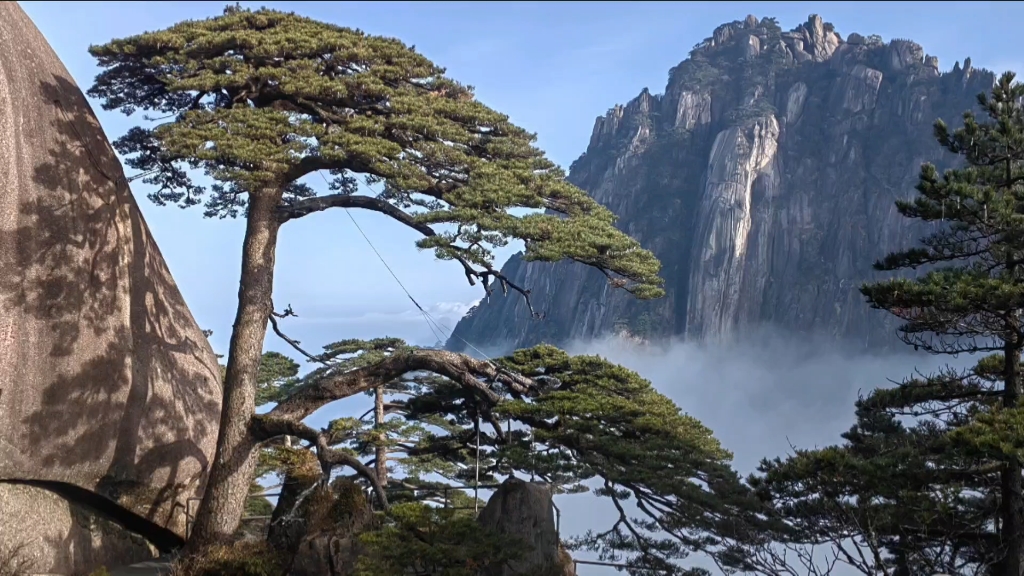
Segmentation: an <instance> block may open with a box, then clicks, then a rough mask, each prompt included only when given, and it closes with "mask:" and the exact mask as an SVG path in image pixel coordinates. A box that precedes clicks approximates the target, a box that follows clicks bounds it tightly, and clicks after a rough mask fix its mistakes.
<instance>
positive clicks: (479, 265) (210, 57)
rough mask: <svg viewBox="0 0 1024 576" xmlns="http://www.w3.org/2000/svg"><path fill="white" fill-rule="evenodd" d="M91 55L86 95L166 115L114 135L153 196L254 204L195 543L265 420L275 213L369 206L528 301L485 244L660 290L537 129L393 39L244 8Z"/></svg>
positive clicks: (229, 212)
mask: <svg viewBox="0 0 1024 576" xmlns="http://www.w3.org/2000/svg"><path fill="white" fill-rule="evenodd" d="M90 53H91V54H92V55H93V56H94V57H95V58H96V59H97V62H98V64H99V66H100V68H102V72H101V73H100V74H99V75H98V76H97V77H96V80H95V83H94V85H93V86H92V88H91V89H90V90H89V94H90V95H91V96H93V97H95V98H97V99H99V100H100V101H101V102H102V105H103V107H104V108H105V109H107V110H120V111H121V112H123V113H125V114H127V115H132V114H135V113H136V112H139V111H144V112H148V113H155V114H156V115H158V118H156V119H151V121H150V122H148V124H147V125H145V126H139V127H136V128H133V129H132V130H130V131H129V132H128V133H127V134H125V135H124V136H122V137H121V138H118V139H117V140H116V141H115V143H114V146H115V148H116V149H117V150H118V151H119V152H120V153H121V154H123V155H124V156H125V157H126V163H127V164H128V166H129V167H132V168H135V169H137V170H139V171H140V176H142V178H143V181H144V182H147V183H149V184H151V185H153V186H155V187H156V190H155V191H154V192H153V193H152V194H151V196H150V197H151V199H152V200H153V201H154V202H156V203H157V204H170V203H176V204H178V205H180V206H183V207H187V206H194V205H198V204H203V205H204V206H205V209H206V215H207V216H209V217H221V218H224V217H236V216H243V217H244V218H245V220H246V232H245V237H244V239H243V242H242V270H241V279H240V287H239V302H238V310H237V313H236V317H235V322H234V325H233V332H232V335H231V345H230V349H229V351H228V354H227V367H226V370H225V382H224V398H223V409H222V416H221V422H220V432H219V436H218V440H217V451H216V454H215V456H214V459H213V461H212V464H211V470H210V477H209V480H208V482H207V485H206V490H205V493H204V496H203V502H202V504H201V505H200V507H199V510H198V513H197V518H196V520H195V524H194V529H193V532H192V538H191V541H190V547H192V548H193V549H195V548H197V547H200V546H205V545H207V544H210V543H213V542H216V541H219V540H226V539H229V538H230V537H231V534H232V533H233V532H234V530H235V528H236V527H237V525H238V520H239V518H240V517H241V514H242V512H243V508H244V500H245V496H246V494H247V492H248V489H249V485H250V480H251V477H252V475H253V473H254V471H255V469H256V464H257V454H259V447H258V445H259V444H260V442H262V441H265V440H267V438H266V435H267V434H269V433H270V428H268V426H267V425H266V421H264V422H263V424H264V425H263V427H262V428H261V435H258V436H257V435H255V434H254V432H253V415H254V411H255V407H256V402H257V400H258V398H257V396H258V391H259V390H260V387H261V384H260V382H258V373H259V371H260V364H261V354H262V352H263V341H264V338H265V335H266V328H267V322H268V321H271V320H273V319H274V318H275V314H276V313H275V311H274V308H273V303H272V299H271V298H272V294H273V281H274V269H275V264H276V254H275V251H276V246H277V238H278V232H279V230H280V227H281V226H282V225H283V224H285V223H287V222H290V221H293V220H297V219H299V218H301V217H303V216H306V215H308V214H312V213H315V212H322V211H325V210H328V209H331V208H359V209H366V210H373V211H376V212H379V213H381V214H384V215H386V216H388V217H390V218H391V219H392V220H394V221H396V222H398V223H400V224H402V225H404V226H408V227H410V228H413V229H414V230H416V231H418V232H419V233H420V234H422V235H423V238H422V239H421V240H420V241H419V242H418V243H417V245H418V246H419V247H420V248H424V249H431V250H433V252H434V254H435V255H436V256H437V257H438V258H440V259H443V260H452V261H456V262H458V263H459V264H460V265H461V266H462V268H463V271H464V272H465V275H466V277H467V279H468V280H469V281H470V283H475V282H477V281H480V282H482V284H483V285H484V287H485V289H488V290H490V289H491V286H492V285H493V284H495V283H497V284H500V285H501V287H502V288H503V289H512V290H514V291H517V292H519V293H520V294H521V295H522V296H523V297H524V298H526V299H527V303H528V304H529V288H528V287H521V286H516V285H514V284H512V283H510V282H508V280H507V279H506V278H504V277H503V276H502V275H501V273H500V271H498V270H497V269H495V268H494V267H493V254H492V250H493V249H494V248H495V247H502V246H505V245H507V244H508V243H509V242H511V241H516V240H519V241H523V242H524V244H525V258H526V259H528V260H540V261H557V260H563V259H569V260H574V261H576V262H579V263H582V264H585V265H588V266H592V267H595V268H597V269H599V270H601V271H602V272H603V273H605V274H606V275H607V276H608V278H609V281H610V282H612V283H613V285H614V286H615V287H617V288H621V289H624V290H626V291H627V292H629V293H631V294H632V295H634V296H636V297H638V298H655V297H659V296H661V295H662V294H663V293H664V291H663V289H662V287H661V285H662V283H663V282H662V280H661V278H659V277H658V272H659V268H660V264H659V263H658V261H657V259H656V258H655V257H654V256H653V255H652V254H651V253H650V252H648V251H646V250H643V249H642V248H641V247H640V246H639V244H638V243H637V242H636V241H635V240H633V239H632V238H630V237H629V236H627V235H626V234H623V233H622V232H620V231H619V230H618V229H616V228H615V226H614V220H615V218H614V216H613V215H612V213H611V212H610V211H608V210H607V209H606V208H604V207H602V206H600V205H599V204H597V203H596V202H595V201H594V200H593V199H591V198H590V197H588V196H587V195H586V194H585V193H584V192H583V191H582V190H580V189H578V188H576V187H574V186H572V185H570V184H568V183H567V182H566V181H565V179H564V173H563V172H562V170H561V169H559V168H558V167H557V166H555V165H554V164H553V163H552V162H550V161H549V160H548V159H546V158H545V156H544V154H543V153H542V152H541V151H540V150H539V149H537V148H536V147H535V146H534V141H535V137H534V135H532V134H530V133H528V132H526V131H525V130H523V129H522V128H519V127H517V126H515V125H514V124H512V123H511V122H510V121H509V120H508V118H507V116H505V115H503V114H501V113H499V112H496V111H494V110H492V109H490V108H488V107H487V106H485V105H483V104H482V103H480V102H479V101H477V100H476V99H475V98H474V96H473V91H472V89H471V88H470V87H468V86H464V85H461V84H459V83H458V82H456V81H454V80H452V79H449V78H447V77H446V76H444V69H443V68H440V67H438V66H437V65H435V64H434V63H432V62H431V61H430V60H428V59H427V58H425V57H424V56H422V55H421V54H419V53H417V52H416V51H415V50H413V49H412V48H410V47H408V46H406V45H404V44H403V43H402V42H400V41H398V40H395V39H390V38H382V37H378V36H372V35H368V34H365V33H363V32H360V31H358V30H352V29H349V28H343V27H340V26H335V25H332V24H327V23H323V22H318V21H316V20H312V19H309V18H304V17H302V16H298V15H296V14H292V13H285V12H279V11H274V10H267V9H261V10H256V11H251V10H244V9H242V8H240V7H237V6H236V7H229V8H227V9H226V10H225V11H224V13H223V15H221V16H218V17H215V18H209V19H205V20H194V21H185V22H181V23H179V24H176V25H174V26H171V27H170V28H167V29H164V30H159V31H155V32H147V33H144V34H140V35H137V36H132V37H129V38H122V39H117V40H113V41H111V42H108V43H106V44H104V45H101V46H93V47H91V48H90ZM196 173H201V174H202V175H203V176H204V179H203V180H198V179H196V178H194V175H195V174H196ZM327 175H329V185H328V188H329V190H328V193H326V194H317V193H316V191H315V190H314V189H313V187H312V186H311V185H310V183H311V182H313V183H315V182H316V178H318V177H321V176H322V177H323V178H324V179H325V180H327V179H328V176H327ZM207 181H208V182H209V184H207V183H206V182H207ZM367 190H368V191H369V192H367ZM517 209H518V210H517ZM522 209H528V210H526V211H525V212H526V213H525V214H524V210H522ZM336 252H341V253H342V254H341V255H337V254H335V253H336ZM343 253H344V251H343V250H333V251H330V250H325V254H324V259H325V261H326V260H329V259H330V258H331V257H332V256H335V257H336V258H338V265H340V266H344V259H343ZM530 309H531V311H532V307H531V308H530ZM281 316H283V314H282V315H281ZM403 358H406V357H403ZM414 360H415V359H414ZM389 368H395V366H390V367H389ZM320 391H321V392H324V394H321V395H320V396H317V395H316V394H312V393H310V392H309V389H307V390H306V391H305V392H306V395H305V396H303V399H304V400H305V401H307V402H306V405H311V404H310V403H309V402H308V401H309V400H310V399H311V398H314V397H316V398H318V399H319V400H317V401H320V400H323V399H324V398H325V397H326V396H325V394H326V393H327V392H326V391H327V389H326V388H321V389H320ZM358 391H361V390H357V391H356V392H355V393H358ZM334 393H335V396H334V398H333V399H339V398H340V397H344V396H338V392H337V390H335V392H334ZM266 399H267V398H265V397H262V396H261V397H260V398H259V400H266ZM289 406H291V407H292V408H295V407H296V406H297V403H295V402H293V403H291V404H289ZM275 410H277V409H275ZM300 412H302V410H292V411H291V412H290V413H288V414H285V413H284V411H283V410H278V418H277V419H276V421H275V426H276V428H274V430H275V431H276V432H275V433H279V434H282V433H287V432H288V431H289V430H290V431H291V432H295V431H296V430H292V428H296V427H301V426H299V425H301V422H298V421H295V420H294V418H295V415H296V414H299V413H300ZM306 415H308V414H306ZM303 417H304V416H303ZM289 419H291V420H289ZM300 419H301V418H300ZM286 421H290V422H291V423H290V424H289V425H288V426H286V425H285V422H286ZM289 426H290V427H289ZM300 431H303V432H304V431H305V430H300ZM333 454H334V456H333V457H334V458H335V459H336V460H338V461H339V462H340V461H341V460H345V461H346V462H348V463H349V464H350V465H353V466H360V464H359V463H358V462H357V461H355V460H353V459H352V458H351V456H350V455H348V454H345V453H342V452H337V451H336V452H334V453H333ZM360 470H361V472H364V473H367V474H371V473H372V472H370V471H366V470H362V469H360ZM378 488H379V487H378Z"/></svg>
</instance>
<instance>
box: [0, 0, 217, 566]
mask: <svg viewBox="0 0 1024 576" xmlns="http://www.w3.org/2000/svg"><path fill="white" fill-rule="evenodd" d="M219 414H220V384H219V370H218V367H217V361H216V358H215V357H214V355H213V352H212V350H211V349H210V346H209V343H208V342H207V340H206V338H205V337H204V335H203V333H202V331H201V330H200V329H199V327H198V326H197V325H196V322H195V320H194V319H193V318H192V316H191V314H190V312H189V310H188V308H187V307H186V306H185V302H184V300H183V299H182V296H181V294H180V293H179V291H178V289H177V287H176V286H175V285H174V281H173V280H172V278H171V275H170V273H169V271H168V269H167V266H166V264H165V263H164V260H163V258H162V257H161V255H160V251H159V250H158V249H157V247H156V245H155V244H154V242H153V238H152V236H151V235H150V232H149V230H148V229H147V227H146V223H145V222H144V221H143V219H142V215H141V213H140V212H139V208H138V206H137V205H136V203H135V200H134V198H133V197H132V194H131V191H130V190H129V188H128V184H127V182H126V180H125V176H124V173H123V171H122V168H121V165H120V163H119V162H118V160H117V157H116V156H115V154H114V152H113V150H112V149H111V147H110V145H109V143H108V141H107V138H106V136H105V135H104V133H103V131H102V129H101V128H100V125H99V123H98V121H97V119H96V117H95V116H94V115H93V113H92V110H91V109H90V108H89V104H88V103H87V101H86V100H85V97H84V96H83V94H82V92H81V91H80V90H79V88H78V87H77V86H76V85H75V82H74V80H72V78H71V76H70V74H68V72H67V70H66V69H65V68H64V66H63V65H62V64H61V62H60V60H59V59H58V58H57V55H56V54H55V53H54V52H53V50H52V49H51V48H50V46H49V45H48V44H47V42H46V40H45V39H44V38H43V36H42V34H40V32H39V31H38V30H37V29H36V27H35V26H34V25H33V24H32V22H31V21H30V20H29V18H28V17H27V16H26V15H25V13H24V12H23V11H22V10H21V8H20V7H19V6H18V4H17V3H16V2H5V3H0V504H2V505H3V510H2V511H0V516H2V517H3V518H2V520H0V546H13V545H18V544H21V543H27V546H28V548H27V550H28V551H29V553H30V554H31V555H32V556H33V557H34V559H35V560H36V561H37V562H36V566H37V568H36V569H37V570H39V571H42V572H52V573H71V572H76V573H78V572H82V571H84V572H85V573H87V572H88V571H89V570H90V569H91V568H92V567H95V566H96V565H99V564H106V565H112V564H117V563H120V562H122V561H125V560H127V561H132V560H136V559H137V558H134V557H131V556H133V554H135V553H136V552H138V551H139V550H137V549H136V550H135V552H132V553H126V552H125V551H124V548H125V547H124V546H122V545H114V544H111V545H110V546H107V543H106V540H105V538H106V536H103V534H107V533H108V532H110V530H107V529H102V530H99V529H97V530H99V531H98V532H97V530H93V529H92V528H90V529H89V530H90V531H87V532H82V524H83V522H82V521H80V518H79V519H76V518H75V516H76V515H80V514H79V513H80V512H81V513H86V514H94V515H97V514H98V515H99V516H104V515H105V516H108V517H114V518H116V517H119V516H124V515H128V516H132V519H133V520H134V521H136V525H138V521H140V519H141V521H142V525H143V526H156V527H166V528H170V529H171V530H172V531H173V532H176V533H177V534H179V535H182V534H184V529H185V510H186V500H187V499H188V498H190V497H192V496H196V495H197V494H198V493H199V490H201V485H202V482H203V479H204V473H205V471H206V469H207V463H208V462H209V460H210V458H211V454H212V452H213V448H214V444H215V441H216V435H217V423H218V420H219ZM4 480H33V481H34V480H40V481H48V482H50V483H51V485H53V486H61V485H66V486H68V487H70V488H72V489H69V490H68V491H65V492H64V495H63V496H61V495H58V494H57V493H55V492H54V491H50V490H45V489H40V488H38V487H37V488H27V487H25V486H21V485H17V484H10V483H4V482H2V481H4ZM74 488H77V489H78V490H77V492H76V490H75V489H74ZM81 489H84V491H83V490H81ZM78 492H83V493H87V494H89V495H91V496H95V497H96V498H95V501H93V502H91V503H88V504H89V505H88V506H84V504H85V503H83V502H75V501H74V500H75V498H77V497H76V496H74V494H76V493H78ZM69 495H70V496H69ZM69 500H70V501H69ZM50 509H53V510H63V512H54V513H52V514H51V513H50V512H44V511H45V510H50ZM18 510H20V511H22V512H23V513H22V514H11V515H10V516H8V515H7V512H8V511H18ZM33 510H34V511H36V513H35V514H30V513H28V512H27V511H33ZM97 510H103V511H104V512H103V513H98V512H97ZM147 522H148V524H147ZM85 523H86V524H90V526H91V525H92V524H94V522H93V521H92V520H90V521H89V522H85ZM111 538H115V537H114V536H111ZM116 538H120V536H116ZM111 541H112V540H111Z"/></svg>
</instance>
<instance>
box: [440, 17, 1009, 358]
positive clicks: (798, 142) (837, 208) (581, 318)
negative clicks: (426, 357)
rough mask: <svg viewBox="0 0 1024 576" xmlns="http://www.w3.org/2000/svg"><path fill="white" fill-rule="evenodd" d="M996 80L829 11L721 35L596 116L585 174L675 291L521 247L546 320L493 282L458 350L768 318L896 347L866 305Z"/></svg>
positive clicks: (519, 265) (682, 333)
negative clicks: (628, 282) (662, 79)
mask: <svg viewBox="0 0 1024 576" xmlns="http://www.w3.org/2000/svg"><path fill="white" fill-rule="evenodd" d="M994 80H995V76H994V74H993V73H992V72H989V71H987V70H984V69H975V68H973V66H972V64H971V61H970V59H969V58H967V59H965V60H964V64H963V66H961V65H960V63H959V62H957V63H956V64H955V65H954V66H953V68H952V69H951V70H949V71H947V72H940V70H939V62H938V59H937V58H936V57H934V56H930V55H928V54H926V53H925V51H924V49H923V48H922V47H921V46H920V45H919V44H917V43H915V42H913V41H911V40H907V39H894V40H891V41H889V42H883V41H882V40H881V39H880V38H879V37H877V36H862V35H861V34H858V33H852V34H849V35H848V37H847V39H846V40H844V39H843V38H842V37H841V36H840V35H839V34H838V33H837V32H836V31H835V27H834V26H833V25H832V24H830V23H828V22H825V21H824V20H822V18H821V17H819V16H817V15H811V16H810V17H809V18H808V19H807V21H806V22H804V23H802V24H800V25H799V26H797V27H795V28H793V29H792V30H789V31H783V30H782V28H781V27H779V26H778V23H777V22H776V21H775V20H774V19H773V18H761V19H758V18H756V17H754V16H748V17H747V18H746V19H744V20H737V21H733V22H729V23H726V24H723V25H721V26H719V27H717V28H716V29H715V30H714V32H713V33H712V35H711V36H709V37H708V38H705V39H704V40H702V41H701V42H699V43H698V44H697V45H696V46H694V48H693V50H692V51H691V52H690V55H689V57H688V58H687V59H685V60H683V61H682V62H681V63H680V64H679V65H677V66H675V67H673V68H672V69H671V70H670V72H669V79H668V82H667V85H666V88H665V91H664V92H663V93H662V94H656V95H655V94H652V93H651V92H650V90H649V89H648V88H644V89H643V90H641V92H640V93H639V95H638V96H637V97H635V98H633V99H632V100H630V101H629V102H627V103H626V104H624V105H617V106H614V107H612V108H611V109H610V110H609V111H608V112H607V113H606V114H605V115H603V116H600V117H598V118H597V119H596V120H595V123H594V129H593V132H592V135H591V138H590V142H589V145H588V147H587V150H586V151H585V152H584V153H583V154H582V155H581V156H580V157H579V158H578V159H577V160H576V161H574V162H573V163H572V165H571V166H570V170H569V180H570V181H571V182H573V183H574V184H576V185H577V186H580V187H581V188H582V189H584V190H586V191H587V192H588V193H589V194H591V196H593V197H594V198H595V199H596V200H597V201H599V202H600V203H602V204H604V205H605V206H607V207H608V208H610V209H611V210H612V211H613V212H615V213H616V214H618V215H619V216H620V219H619V222H618V225H619V227H620V228H621V229H623V230H625V231H627V232H628V233H630V234H631V235H633V236H634V237H636V238H637V239H638V240H640V242H641V244H642V245H643V246H644V247H645V248H649V249H651V250H652V251H654V253H655V254H656V255H658V257H659V258H660V259H661V261H662V263H663V277H664V278H665V279H666V288H667V291H668V294H667V296H666V297H665V298H663V299H660V300H656V301H647V302H642V301H635V300H632V299H630V298H629V297H628V295H626V294H619V293H616V291H614V290H612V289H610V288H611V287H610V286H609V285H608V282H607V279H606V278H604V277H603V276H602V275H601V274H600V273H598V272H596V271H592V270H588V269H586V268H585V267H582V266H577V265H573V264H572V263H558V264H554V265H551V264H543V263H529V262H524V261H523V260H522V259H521V255H516V256H513V257H512V258H510V259H509V261H508V262H506V263H505V265H504V267H503V268H502V270H503V273H504V274H506V275H507V276H508V277H509V278H510V279H512V280H513V281H514V282H516V283H517V284H518V285H520V286H525V287H527V288H529V289H530V290H531V295H532V300H533V304H534V306H535V308H536V309H538V310H540V311H543V312H544V313H545V318H544V319H543V320H535V319H532V318H531V316H530V314H529V312H528V311H527V310H526V305H525V302H522V299H521V298H518V297H517V296H516V295H515V294H509V295H508V296H507V297H506V296H503V295H502V294H501V293H498V292H495V293H492V294H491V295H489V297H488V298H485V299H484V300H483V301H481V302H480V304H478V305H477V306H476V307H475V308H474V309H472V310H471V311H470V312H469V313H467V315H466V316H465V317H464V318H463V319H462V320H461V321H460V322H459V323H458V325H457V326H456V327H455V330H454V332H453V335H452V337H451V338H450V339H449V341H448V343H447V347H448V348H449V349H453V350H463V349H465V348H467V346H466V345H465V342H471V343H473V345H474V346H477V347H484V346H486V347H490V348H500V349H509V348H518V347H522V346H529V345H533V344H536V343H539V342H548V343H552V344H557V345H564V344H566V343H568V342H569V341H572V340H587V339H593V338H599V337H602V336H604V335H608V334H620V335H629V336H631V337H634V338H639V339H661V338H666V337H672V336H675V337H684V338H686V339H688V340H697V341H719V340H733V339H736V338H738V337H741V336H742V334H743V333H745V332H750V331H752V330H753V329H755V328H757V329H760V328H763V327H766V326H770V327H775V328H779V329H782V330H786V331H793V332H800V333H814V334H817V335H820V336H822V337H826V338H830V339H835V340H844V341H849V342H852V343H854V345H856V346H860V347H865V348H888V347H891V346H893V345H894V344H897V343H898V342H897V341H896V339H895V338H894V337H893V336H892V334H891V330H892V328H894V327H895V325H894V324H893V323H892V322H891V321H889V320H888V319H887V318H886V317H885V315H884V314H882V313H880V312H876V311H872V310H870V309H869V307H868V306H866V305H865V304H864V303H863V299H862V298H861V297H860V294H859V292H858V291H857V286H859V284H860V283H861V282H863V281H868V280H872V279H875V278H877V277H878V274H877V273H875V272H873V271H872V269H871V264H872V263H873V262H874V260H876V259H877V258H879V257H881V256H883V255H884V254H885V253H886V252H887V251H889V250H892V249H894V248H897V247H900V246H903V245H905V244H907V243H909V242H910V241H912V240H913V239H915V238H916V237H917V236H919V235H920V234H921V232H922V229H921V227H920V225H914V224H911V223H909V222H907V221H905V219H903V218H902V217H900V216H899V215H898V214H897V213H896V210H895V205H894V202H895V200H896V199H897V198H906V197H908V196H909V195H911V194H912V193H913V186H914V184H915V183H916V178H917V172H918V168H919V166H920V164H921V163H922V162H925V161H928V162H932V163H935V164H937V165H939V166H940V168H942V167H946V166H950V165H952V162H953V161H954V159H953V158H951V157H950V156H949V155H948V154H945V155H944V154H943V152H942V150H941V149H940V148H939V146H938V145H937V144H936V143H935V142H934V140H933V138H932V129H931V126H932V123H933V122H934V120H935V119H936V118H943V119H945V120H946V121H947V122H955V121H956V120H957V119H958V118H960V117H961V115H962V113H963V112H964V111H965V110H967V109H970V108H974V107H975V105H976V100H975V98H976V95H977V94H978V93H980V92H983V91H986V90H988V89H989V88H990V87H991V85H992V83H993V82H994Z"/></svg>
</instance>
